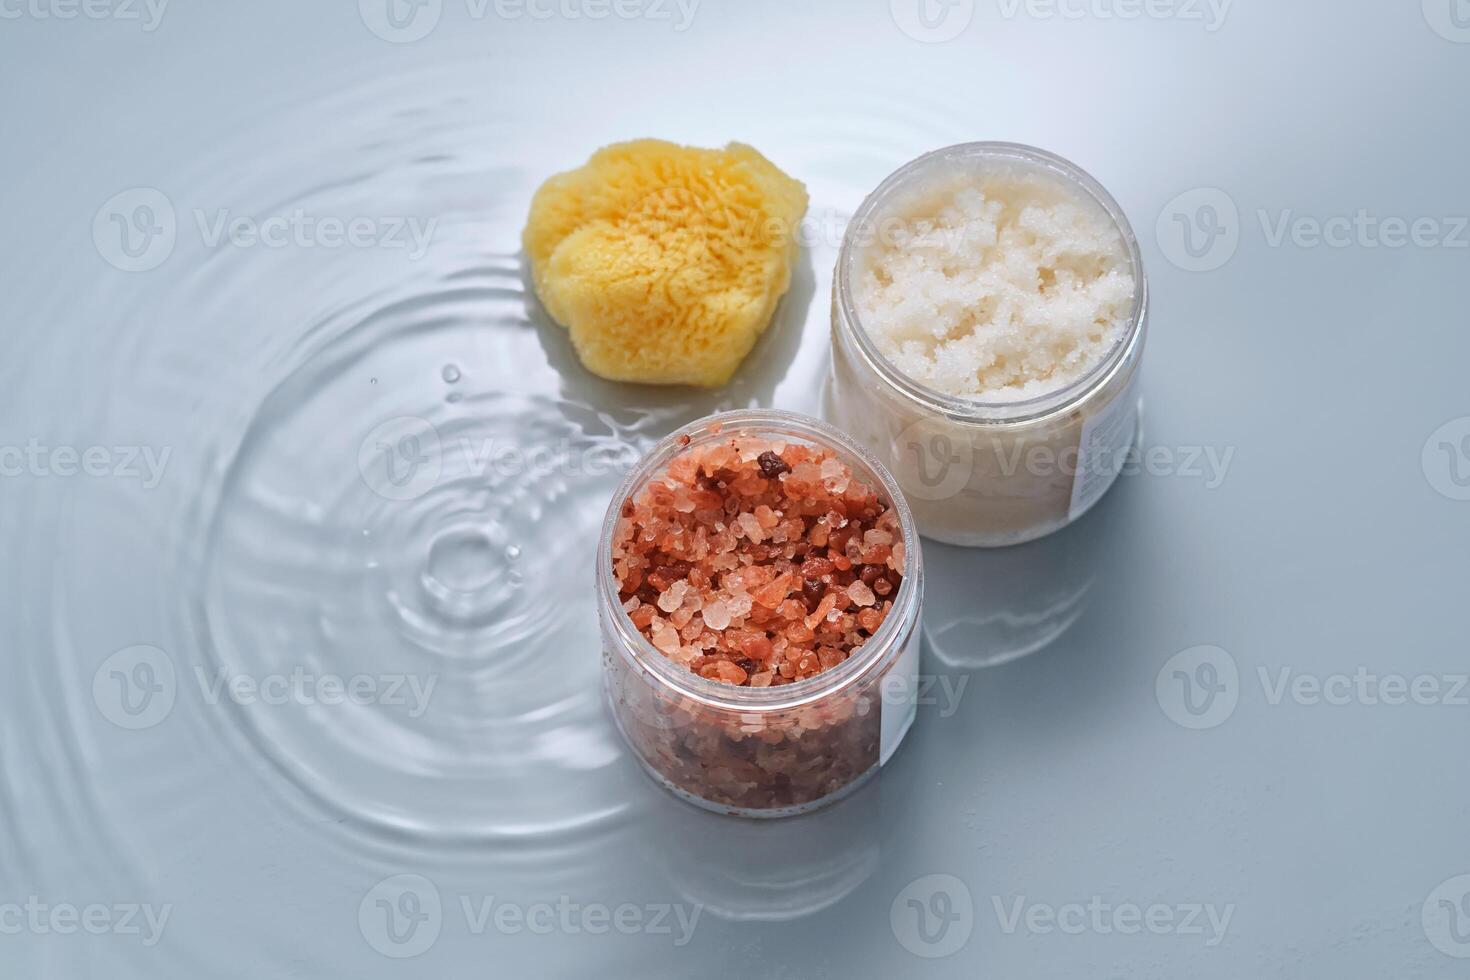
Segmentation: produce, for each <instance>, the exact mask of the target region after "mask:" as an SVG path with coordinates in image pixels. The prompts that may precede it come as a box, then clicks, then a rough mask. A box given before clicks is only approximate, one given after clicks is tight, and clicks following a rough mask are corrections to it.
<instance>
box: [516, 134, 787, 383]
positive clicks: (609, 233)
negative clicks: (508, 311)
mask: <svg viewBox="0 0 1470 980" xmlns="http://www.w3.org/2000/svg"><path fill="white" fill-rule="evenodd" d="M806 208H807V194H806V188H805V187H804V186H802V184H801V183H800V182H799V181H796V180H793V179H792V178H790V177H788V176H786V174H784V173H782V172H781V171H780V170H779V169H778V168H777V167H776V166H775V164H773V163H771V162H770V161H769V160H767V159H766V158H765V157H764V156H762V155H761V154H760V153H758V152H757V151H756V150H755V149H754V148H752V147H749V146H745V145H743V144H740V143H731V144H730V145H729V146H727V147H725V148H724V149H723V150H704V149H696V148H694V147H685V146H679V145H677V144H674V143H668V142H664V141H662V140H635V141H632V142H628V143H618V144H614V145H612V146H608V147H605V148H603V149H601V150H599V151H597V153H595V154H593V156H592V159H591V160H589V161H588V162H587V164H586V165H585V166H582V167H579V168H578V169H576V170H571V171H568V172H566V173H561V174H557V175H555V176H553V177H552V178H550V179H549V180H547V181H546V183H544V184H542V185H541V187H540V189H539V190H537V192H536V195H535V197H534V198H533V199H532V201H531V213H530V218H529V219H528V221H527V222H526V229H525V232H524V234H523V235H522V245H523V247H524V248H525V251H526V254H527V256H529V258H530V260H531V269H532V276H533V279H534V282H535V287H536V294H537V295H538V296H539V297H540V298H541V302H542V303H543V304H544V305H545V306H546V309H547V311H548V312H549V313H550V314H551V315H552V317H554V318H555V319H556V321H557V322H558V323H561V324H562V325H564V326H566V327H568V328H569V329H570V332H571V339H572V345H573V346H574V347H575V348H576V351H577V355H578V357H580V358H581V359H582V363H583V364H584V365H586V366H587V368H588V370H590V371H592V372H593V373H594V374H598V375H601V376H602V377H604V378H610V379H612V380H614V381H639V382H645V383H651V384H691V385H701V386H705V387H717V386H719V385H723V384H725V383H726V382H727V381H729V380H730V377H731V375H733V374H734V373H735V369H736V368H737V367H738V366H739V365H740V362H741V361H742V360H744V358H745V355H746V354H748V353H750V349H751V347H753V346H754V345H755V342H756V339H757V338H759V337H760V335H761V333H762V332H763V331H764V330H765V329H766V326H767V325H768V324H769V323H770V321H771V316H772V314H773V313H774V312H775V309H776V303H777V302H778V301H779V300H780V298H781V296H782V295H783V294H784V293H785V292H786V290H787V289H788V288H789V287H790V285H791V269H792V266H793V265H794V264H795V261H796V254H797V248H798V241H797V239H798V236H797V232H798V230H799V226H800V222H801V219H802V216H803V215H805V214H806Z"/></svg>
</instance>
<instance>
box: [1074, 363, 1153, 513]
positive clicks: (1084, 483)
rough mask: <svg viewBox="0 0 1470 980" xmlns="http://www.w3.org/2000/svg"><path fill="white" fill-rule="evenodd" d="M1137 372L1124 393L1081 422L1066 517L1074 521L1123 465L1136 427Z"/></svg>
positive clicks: (1103, 491)
mask: <svg viewBox="0 0 1470 980" xmlns="http://www.w3.org/2000/svg"><path fill="white" fill-rule="evenodd" d="M1137 381H1138V374H1137V373H1136V372H1135V373H1134V375H1133V378H1132V379H1131V380H1130V381H1129V382H1128V387H1127V388H1125V389H1124V390H1123V393H1122V394H1121V395H1119V396H1118V397H1117V398H1114V399H1113V400H1112V401H1111V402H1109V403H1108V404H1106V405H1104V406H1103V407H1102V408H1101V409H1099V410H1098V411H1097V412H1095V413H1094V414H1093V415H1091V416H1090V417H1089V418H1088V419H1087V421H1086V422H1084V423H1082V437H1081V439H1079V440H1078V442H1077V473H1076V475H1075V476H1074V477H1073V478H1072V506H1071V508H1070V509H1069V510H1068V511H1067V520H1069V521H1075V520H1076V519H1077V518H1078V517H1080V516H1081V514H1082V512H1083V511H1085V510H1086V509H1087V508H1089V507H1091V506H1092V505H1093V504H1095V503H1097V498H1099V497H1101V496H1102V495H1103V494H1104V493H1106V492H1107V489H1108V487H1110V486H1112V485H1113V481H1114V480H1115V479H1117V478H1118V473H1119V471H1120V470H1121V469H1122V468H1123V462H1124V459H1125V457H1126V455H1127V453H1128V449H1129V447H1130V446H1131V445H1132V444H1133V437H1134V434H1135V433H1136V432H1137V429H1138V395H1137V393H1136V391H1135V386H1136V383H1137Z"/></svg>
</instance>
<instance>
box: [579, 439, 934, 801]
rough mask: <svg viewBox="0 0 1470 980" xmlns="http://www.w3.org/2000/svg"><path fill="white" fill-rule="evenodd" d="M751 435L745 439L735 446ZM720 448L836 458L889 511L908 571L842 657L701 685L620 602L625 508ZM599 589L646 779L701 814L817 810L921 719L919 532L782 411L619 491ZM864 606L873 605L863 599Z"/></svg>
mask: <svg viewBox="0 0 1470 980" xmlns="http://www.w3.org/2000/svg"><path fill="white" fill-rule="evenodd" d="M745 439H748V440H750V442H749V443H744V444H742V443H740V442H739V441H740V440H745ZM722 440H724V441H730V440H735V443H734V444H736V445H756V444H758V443H757V440H759V443H761V444H770V445H774V446H776V447H778V451H784V449H780V447H784V446H788V445H794V446H804V447H812V448H813V449H816V450H828V451H830V453H831V455H832V456H834V457H835V458H836V459H838V460H840V461H841V462H842V463H843V464H845V466H846V467H847V468H848V471H849V472H850V474H851V479H852V480H855V481H862V482H863V483H864V484H866V485H867V487H870V488H871V489H872V491H873V493H874V495H875V497H876V499H877V500H878V501H880V502H881V504H882V505H883V506H884V507H885V508H886V509H887V512H888V513H891V514H892V515H893V517H892V518H890V517H888V516H887V514H885V515H884V526H885V527H896V528H897V537H898V539H899V540H898V542H896V543H895V548H894V550H893V552H892V556H891V557H892V563H893V564H895V565H900V566H901V569H902V571H901V579H900V580H899V581H898V584H897V586H896V588H895V589H894V590H893V591H892V592H891V594H890V595H888V596H887V599H886V601H885V602H884V603H880V604H881V605H886V604H887V602H891V605H889V606H888V607H887V612H886V613H885V615H884V616H883V618H882V620H881V623H879V624H878V625H876V626H875V627H874V628H873V631H872V633H871V635H870V636H867V637H866V638H865V639H864V642H862V643H861V645H859V646H856V647H855V648H853V649H852V650H851V651H850V652H849V653H848V655H847V657H846V659H844V660H842V661H841V662H840V663H837V664H835V665H834V666H831V667H830V668H827V669H824V670H822V671H821V672H819V673H816V674H815V675H813V676H809V677H805V678H803V679H798V680H795V681H793V682H790V683H781V684H777V685H773V686H765V687H754V686H737V685H736V684H733V683H725V682H723V681H721V680H719V679H714V678H711V677H705V676H701V675H700V674H698V673H696V672H695V671H694V670H692V669H691V667H690V665H689V664H687V663H683V662H679V661H678V660H676V659H674V658H673V657H671V656H670V655H669V654H666V653H664V652H663V651H661V650H660V649H659V648H658V647H655V646H654V644H653V643H652V642H651V641H650V640H649V639H648V637H647V636H645V635H644V633H643V632H642V631H640V629H639V627H638V626H637V625H635V624H634V621H633V619H632V618H631V617H630V615H629V612H628V609H627V608H626V606H627V604H625V602H624V600H623V598H622V596H621V595H620V580H619V577H618V573H616V572H615V570H614V557H613V555H614V537H615V533H616V532H617V530H618V528H619V522H620V521H623V520H625V519H626V518H625V505H627V504H628V503H629V502H630V501H632V500H634V499H635V498H637V497H639V495H640V494H641V492H642V491H643V490H644V489H645V488H648V487H649V486H650V484H651V483H652V481H655V480H665V479H668V474H669V465H670V463H671V462H674V461H675V460H677V459H678V458H679V457H681V455H683V454H685V453H688V452H691V451H696V450H699V449H700V448H701V447H706V446H709V445H712V444H714V443H718V442H720V441H722ZM895 518H896V520H895ZM898 543H901V545H902V547H901V548H898V547H897V546H896V545H897V544H898ZM880 587H881V586H880ZM597 590H598V609H599V617H600V620H601V627H602V643H603V681H604V688H605V692H606V696H607V699H608V704H609V707H610V708H611V710H612V714H613V718H614V719H615V720H616V722H617V725H618V728H619V730H620V731H621V732H622V734H623V737H624V738H625V739H626V741H627V743H628V745H629V746H630V747H631V748H632V749H633V752H634V754H635V755H636V756H637V758H638V760H639V762H640V763H642V765H643V768H644V769H645V770H646V771H647V772H648V773H649V775H651V776H652V777H653V778H654V779H655V780H656V781H657V782H659V783H660V784H662V785H663V786H664V787H666V788H667V789H669V790H670V791H672V792H673V793H674V794H675V795H677V796H679V797H681V798H682V799H684V800H686V801H688V802H690V803H693V804H695V805H697V806H700V807H704V808H705V809H709V810H714V811H717V812H720V813H727V814H733V815H737V816H746V817H783V816H791V815H794V814H798V813H805V812H808V811H810V810H814V809H816V808H818V807H821V806H824V805H826V804H828V803H832V802H834V801H836V800H838V799H841V798H842V797H843V796H845V795H846V794H848V793H850V792H852V791H853V790H854V789H856V788H857V787H858V786H859V785H860V784H861V783H862V782H864V781H865V780H866V779H867V778H868V777H869V776H871V775H872V774H873V773H874V772H876V771H877V769H878V767H879V766H881V765H883V764H884V763H885V762H887V761H888V759H889V758H890V757H891V756H892V754H893V752H894V750H895V749H897V747H898V745H899V743H900V742H901V741H902V740H903V737H904V735H905V734H906V733H907V731H908V729H909V726H910V724H911V723H912V722H913V719H914V713H915V703H916V696H915V695H916V692H917V688H918V667H919V645H920V632H921V631H920V630H919V629H918V624H919V614H920V608H921V606H922V603H923V591H924V573H923V558H922V556H921V553H920V548H919V536H918V532H917V531H916V530H915V529H914V524H913V518H912V516H911V514H910V512H909V509H908V505H907V504H906V503H905V501H904V497H903V494H902V493H901V492H900V490H899V487H898V485H897V483H896V482H895V481H894V479H893V477H892V476H891V475H890V474H889V473H888V471H887V470H885V469H884V468H883V466H882V465H881V464H879V463H878V462H877V460H875V459H874V458H873V457H872V455H871V454H869V453H868V452H867V450H865V449H863V448H862V447H861V446H859V445H858V444H857V443H856V442H854V441H853V440H852V439H850V438H849V437H848V436H847V435H845V434H844V433H842V432H840V431H838V430H837V429H835V428H833V427H832V426H830V425H827V424H826V423H824V422H821V421H818V420H816V419H813V418H808V417H805V416H801V415H797V414H793V413H790V412H783V411H774V410H761V411H738V412H729V413H726V414H723V415H717V416H713V417H711V418H708V419H704V420H701V421H699V422H695V423H693V424H691V425H688V426H685V427H684V428H682V429H680V430H678V431H677V432H675V433H673V434H672V435H670V436H669V437H668V438H666V439H664V440H663V441H662V442H661V443H659V444H658V445H657V446H655V447H654V449H653V450H652V451H651V452H650V453H649V454H648V456H646V457H645V458H644V459H643V460H642V461H641V462H640V463H639V464H638V465H637V466H636V467H635V468H634V469H633V471H632V472H631V473H629V475H628V476H627V478H626V479H625V480H624V481H623V483H622V486H620V487H619V488H618V491H617V493H616V494H615V495H614V496H613V500H612V503H611V506H610V507H609V508H608V512H607V518H606V520H605V521H604V523H603V528H602V537H601V541H600V543H599V546H598V559H597ZM680 591H682V590H680ZM859 591H862V589H861V587H859ZM862 597H863V598H864V599H865V600H866V599H868V598H869V596H868V595H867V593H866V592H863V596H862ZM628 604H631V603H628ZM825 609H826V607H825V606H821V607H819V610H825ZM823 614H826V613H822V612H820V611H819V613H818V615H823ZM716 618H717V620H718V621H717V622H716V623H715V625H716V626H720V625H722V624H725V623H726V622H727V620H728V610H725V609H723V608H722V609H721V610H720V611H719V612H718V613H717V614H716ZM870 621H871V620H870Z"/></svg>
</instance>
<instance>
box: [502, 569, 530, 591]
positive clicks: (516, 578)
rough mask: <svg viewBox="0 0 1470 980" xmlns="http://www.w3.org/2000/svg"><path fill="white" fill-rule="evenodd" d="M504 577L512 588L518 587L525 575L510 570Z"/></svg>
mask: <svg viewBox="0 0 1470 980" xmlns="http://www.w3.org/2000/svg"><path fill="white" fill-rule="evenodd" d="M505 578H506V580H507V581H508V582H510V584H511V587H512V588H519V587H520V584H521V583H522V582H524V581H525V580H526V577H525V576H524V575H522V574H521V573H520V572H511V573H510V574H509V575H507V576H506V577H505Z"/></svg>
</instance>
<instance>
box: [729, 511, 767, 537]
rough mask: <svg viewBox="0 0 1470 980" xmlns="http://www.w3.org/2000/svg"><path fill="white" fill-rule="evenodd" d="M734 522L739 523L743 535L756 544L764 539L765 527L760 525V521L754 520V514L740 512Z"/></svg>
mask: <svg viewBox="0 0 1470 980" xmlns="http://www.w3.org/2000/svg"><path fill="white" fill-rule="evenodd" d="M735 523H736V524H738V525H740V530H741V531H742V532H743V533H744V534H745V536H746V537H747V538H749V539H750V540H751V541H753V542H755V543H756V544H760V543H761V542H762V541H764V540H765V539H766V529H765V528H764V527H762V526H761V522H760V521H758V520H756V517H755V515H754V514H741V515H740V516H739V517H737V518H736V519H735Z"/></svg>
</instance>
